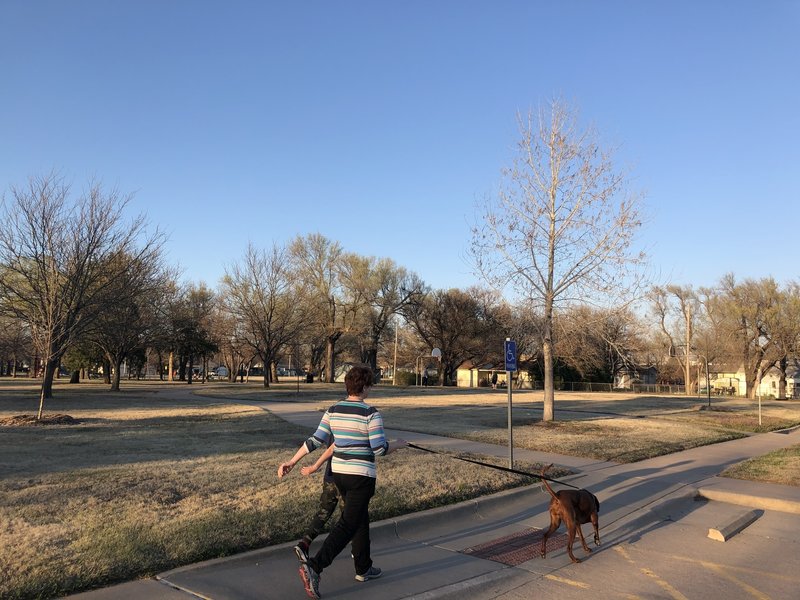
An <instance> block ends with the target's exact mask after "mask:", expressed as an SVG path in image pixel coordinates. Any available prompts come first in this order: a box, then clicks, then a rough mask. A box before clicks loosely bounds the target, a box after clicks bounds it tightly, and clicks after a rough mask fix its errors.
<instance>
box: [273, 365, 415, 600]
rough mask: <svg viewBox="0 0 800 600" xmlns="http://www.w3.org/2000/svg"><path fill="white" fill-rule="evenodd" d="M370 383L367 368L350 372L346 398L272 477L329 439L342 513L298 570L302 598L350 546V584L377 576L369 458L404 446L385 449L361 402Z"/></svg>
mask: <svg viewBox="0 0 800 600" xmlns="http://www.w3.org/2000/svg"><path fill="white" fill-rule="evenodd" d="M372 382H373V373H372V369H370V368H369V367H368V366H366V365H356V366H354V367H353V368H351V369H350V371H348V373H347V375H346V376H345V380H344V383H345V387H346V389H347V398H346V399H345V400H342V401H340V402H337V403H336V404H334V405H333V406H331V407H330V408H329V409H328V410H327V411H325V414H324V415H323V416H322V419H321V420H320V422H319V426H318V427H317V430H316V432H314V435H312V436H311V437H310V438H308V440H306V442H305V443H304V444H303V445H302V446H300V448H299V449H298V450H297V452H296V453H295V455H294V456H293V457H292V459H291V460H289V461H288V462H285V463H282V464H281V465H280V466H279V467H278V475H279V477H283V476H285V475H286V474H288V473H289V472H290V471H291V470H292V468H294V465H295V464H297V462H298V461H299V460H300V459H301V458H303V456H305V455H306V454H308V453H309V452H310V451H313V450H316V449H318V448H320V447H322V446H323V445H324V444H326V443H329V442H330V441H331V440H332V439H333V440H335V442H334V448H333V456H332V459H331V470H332V471H333V480H334V482H335V484H336V487H337V488H338V489H339V493H340V494H341V496H342V499H343V500H344V508H343V509H342V513H341V515H340V517H339V520H338V521H337V522H336V524H335V525H334V526H333V528H332V529H331V532H330V533H329V534H328V537H327V538H325V542H324V543H323V545H322V548H320V549H319V551H318V552H317V553H316V554H315V555H314V556H309V557H308V558H307V560H306V562H305V563H303V564H301V565H300V578H301V580H302V581H303V585H304V587H305V589H306V593H307V594H308V595H309V596H310V597H311V598H314V599H315V600H316V599H318V598H320V597H321V596H320V591H319V584H320V579H321V575H322V572H323V571H324V570H325V569H326V568H327V567H328V566H330V565H331V563H333V560H334V559H335V558H336V556H338V555H339V553H340V552H341V551H342V550H343V549H344V548H345V546H347V544H348V543H350V542H352V554H353V563H354V566H355V572H356V575H355V578H356V581H362V582H363V581H369V580H370V579H376V578H377V577H380V576H381V570H380V569H379V568H377V567H375V566H374V565H373V564H372V558H371V556H370V539H369V501H370V499H371V498H372V496H373V495H374V494H375V482H376V478H377V470H376V468H375V457H376V456H385V455H387V454H389V453H390V452H393V451H395V450H399V449H400V448H404V447H406V446H407V445H408V442H406V441H405V440H395V441H393V442H392V445H391V446H390V445H389V442H388V441H387V440H386V436H385V433H384V430H383V418H382V417H381V414H380V412H378V409H376V408H375V407H374V406H370V405H369V404H367V403H366V402H365V400H366V399H367V396H369V392H370V390H371V388H372ZM312 449H313V450H312Z"/></svg>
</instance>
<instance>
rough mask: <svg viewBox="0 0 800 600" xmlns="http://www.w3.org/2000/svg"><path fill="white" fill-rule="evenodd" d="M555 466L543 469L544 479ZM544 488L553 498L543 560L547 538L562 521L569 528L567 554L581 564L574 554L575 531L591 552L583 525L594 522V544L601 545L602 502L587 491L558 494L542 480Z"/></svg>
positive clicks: (544, 541)
mask: <svg viewBox="0 0 800 600" xmlns="http://www.w3.org/2000/svg"><path fill="white" fill-rule="evenodd" d="M552 466H553V465H548V466H546V467H544V468H543V469H542V477H544V474H545V472H546V471H547V470H548V469H549V468H550V467H552ZM542 482H543V483H544V486H545V487H546V488H547V491H548V492H550V495H551V496H552V497H553V498H552V499H551V500H550V529H548V530H547V531H546V532H545V534H544V537H542V558H545V555H546V553H547V549H546V544H547V538H548V537H550V534H551V533H553V532H554V531H555V530H556V529H558V527H559V525H561V521H564V526H565V527H566V528H567V554H569V557H570V558H571V559H572V562H574V563H578V562H581V561H580V559H578V558H575V555H574V554H573V553H572V543H573V542H574V541H575V530H576V529H577V530H578V535H579V536H580V537H581V545H582V546H583V549H584V550H586V552H591V551H592V549H591V548H589V546H587V545H586V540H585V539H583V531H581V525H582V524H583V523H588V522H589V521H591V522H592V525H593V526H594V543H595V545H597V546H599V545H600V532H599V531H598V529H597V513H599V512H600V501H599V500H598V499H597V496H595V495H594V494H592V493H591V492H589V491H587V490H561V491H560V492H558V493H555V492H554V491H553V488H551V487H550V484H549V483H547V479H542Z"/></svg>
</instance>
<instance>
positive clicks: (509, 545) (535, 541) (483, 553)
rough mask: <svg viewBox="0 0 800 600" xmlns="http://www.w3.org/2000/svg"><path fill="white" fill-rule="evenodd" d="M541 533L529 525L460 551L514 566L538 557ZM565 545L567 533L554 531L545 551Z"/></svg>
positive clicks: (551, 550)
mask: <svg viewBox="0 0 800 600" xmlns="http://www.w3.org/2000/svg"><path fill="white" fill-rule="evenodd" d="M543 535H544V531H543V530H541V529H538V528H536V527H530V528H528V529H526V530H525V531H519V532H517V533H512V534H511V535H507V536H505V537H501V538H499V539H496V540H492V541H491V542H486V543H483V544H479V545H477V546H471V547H469V548H466V549H464V550H462V551H461V553H462V554H468V555H470V556H475V557H477V558H485V559H486V560H493V561H495V562H499V563H503V564H504V565H508V566H509V567H516V566H517V565H521V564H522V563H524V562H527V561H529V560H532V559H534V558H538V557H539V549H540V547H541V545H542V536H543ZM566 545H567V535H566V534H565V533H558V532H556V533H554V534H552V535H551V536H550V537H549V538H547V553H548V554H550V553H551V552H553V551H554V550H558V549H560V548H565V547H566Z"/></svg>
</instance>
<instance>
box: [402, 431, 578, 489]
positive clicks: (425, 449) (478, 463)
mask: <svg viewBox="0 0 800 600" xmlns="http://www.w3.org/2000/svg"><path fill="white" fill-rule="evenodd" d="M408 447H409V448H414V449H415V450H422V451H423V452H430V453H431V454H441V455H442V456H447V457H449V458H455V459H456V460H463V461H464V462H468V463H472V464H473V465H480V466H482V467H489V468H490V469H497V470H498V471H505V472H506V473H514V474H515V475H522V476H524V477H535V478H537V479H547V481H552V482H553V483H557V484H559V485H566V486H569V487H571V488H575V489H576V490H579V489H581V488H579V487H578V486H576V485H572V484H571V483H564V482H563V481H559V480H558V479H552V478H550V477H545V476H544V475H539V474H537V473H528V472H527V471H518V470H517V469H511V468H509V467H501V466H499V465H493V464H490V463H485V462H481V461H479V460H473V459H471V458H464V457H463V456H457V455H453V454H446V453H444V452H439V451H438V450H431V449H430V448H423V447H422V446H417V445H416V444H412V443H410V442H409V444H408Z"/></svg>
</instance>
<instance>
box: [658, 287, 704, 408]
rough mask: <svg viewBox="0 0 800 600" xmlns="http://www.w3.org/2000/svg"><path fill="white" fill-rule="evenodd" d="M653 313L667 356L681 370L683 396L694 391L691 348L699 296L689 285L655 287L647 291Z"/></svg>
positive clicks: (693, 339)
mask: <svg viewBox="0 0 800 600" xmlns="http://www.w3.org/2000/svg"><path fill="white" fill-rule="evenodd" d="M648 296H649V299H650V305H651V308H652V311H653V313H654V316H655V317H656V319H657V320H658V327H659V330H660V332H661V334H662V335H663V337H664V340H665V341H666V342H667V344H668V349H669V356H671V357H674V358H675V360H676V361H677V362H678V364H679V365H680V368H681V370H682V371H683V381H684V386H685V388H686V395H687V396H689V395H691V394H692V393H693V392H694V381H693V377H692V356H693V355H692V351H693V349H694V346H695V327H696V323H697V320H698V318H699V316H700V309H701V303H700V298H699V297H698V295H697V293H696V292H695V291H694V289H693V288H692V286H690V285H689V286H680V285H667V286H663V287H662V286H656V287H654V288H653V289H652V290H651V292H650V293H649V294H648Z"/></svg>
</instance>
